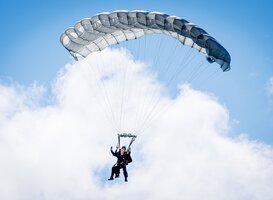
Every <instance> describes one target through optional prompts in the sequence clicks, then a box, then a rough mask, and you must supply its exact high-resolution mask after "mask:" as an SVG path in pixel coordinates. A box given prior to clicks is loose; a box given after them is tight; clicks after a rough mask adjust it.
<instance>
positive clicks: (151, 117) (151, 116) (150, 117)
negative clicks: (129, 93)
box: [137, 49, 196, 134]
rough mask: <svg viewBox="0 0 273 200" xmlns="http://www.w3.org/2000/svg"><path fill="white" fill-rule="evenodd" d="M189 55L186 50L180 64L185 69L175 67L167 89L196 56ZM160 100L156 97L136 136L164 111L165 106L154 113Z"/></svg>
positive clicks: (190, 52) (189, 51)
mask: <svg viewBox="0 0 273 200" xmlns="http://www.w3.org/2000/svg"><path fill="white" fill-rule="evenodd" d="M189 54H192V51H191V49H189V50H188V53H187V54H185V56H184V58H183V59H182V60H183V61H182V62H181V64H182V63H184V66H185V67H180V68H179V67H176V69H175V73H172V74H173V76H172V77H171V78H170V80H169V81H168V83H167V85H166V87H168V86H169V85H170V84H171V83H172V82H173V81H174V80H175V79H176V78H177V77H178V75H179V74H180V73H181V72H182V71H183V70H184V69H185V68H187V67H188V66H189V64H190V63H191V61H192V60H193V59H194V57H195V56H196V54H195V55H193V56H192V55H189ZM185 59H186V61H184V60H185ZM178 66H179V65H178ZM160 98H161V97H158V99H157V101H156V103H155V104H154V106H153V108H152V110H151V111H150V112H149V114H148V116H146V118H145V120H144V123H143V124H142V125H141V126H140V127H139V128H138V129H137V133H138V134H140V132H141V131H142V130H144V128H146V127H147V126H148V124H149V122H151V121H152V120H154V118H155V117H156V116H158V113H161V112H162V111H163V110H164V107H165V106H163V107H162V108H161V109H160V110H159V111H157V112H154V110H155V109H156V108H157V105H158V104H159V102H160Z"/></svg>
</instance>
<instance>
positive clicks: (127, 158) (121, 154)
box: [108, 146, 132, 182]
mask: <svg viewBox="0 0 273 200" xmlns="http://www.w3.org/2000/svg"><path fill="white" fill-rule="evenodd" d="M118 149H119V147H118V146H117V147H116V151H115V152H114V151H113V147H111V149H110V150H111V153H112V154H113V156H115V157H117V163H116V164H114V166H113V167H112V171H111V176H110V178H109V179H108V180H109V181H110V180H114V178H113V176H114V174H115V178H118V177H119V174H120V169H122V170H123V175H124V178H125V182H127V181H128V172H127V169H126V165H128V163H130V162H132V158H131V155H130V154H131V152H130V150H129V149H128V150H127V151H126V147H125V146H123V147H122V148H121V149H119V151H118Z"/></svg>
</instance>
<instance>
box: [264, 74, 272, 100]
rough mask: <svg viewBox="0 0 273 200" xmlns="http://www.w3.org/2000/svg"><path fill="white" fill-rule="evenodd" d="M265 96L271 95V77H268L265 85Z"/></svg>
mask: <svg viewBox="0 0 273 200" xmlns="http://www.w3.org/2000/svg"><path fill="white" fill-rule="evenodd" d="M266 94H267V95H268V96H272V95H273V77H270V78H269V80H268V81H267V84H266Z"/></svg>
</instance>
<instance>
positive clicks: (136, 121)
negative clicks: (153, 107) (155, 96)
mask: <svg viewBox="0 0 273 200" xmlns="http://www.w3.org/2000/svg"><path fill="white" fill-rule="evenodd" d="M141 39H142V40H144V48H142V46H143V45H142V43H141V42H140V39H139V40H138V41H139V50H140V49H143V51H140V52H141V53H140V54H143V58H142V60H143V61H144V62H145V59H146V48H147V45H146V42H147V36H144V37H143V38H141ZM142 52H143V53H142ZM141 57H142V56H141V55H140V58H139V60H140V59H141ZM135 92H136V93H135V96H136V97H141V96H142V93H141V92H142V90H141V85H140V81H138V82H137V86H136V91H135ZM137 105H138V106H137V107H136V113H135V116H134V118H135V119H134V120H133V122H134V125H133V128H135V127H136V126H137V124H138V120H139V115H140V114H139V112H140V107H141V103H140V104H137ZM134 131H135V130H134Z"/></svg>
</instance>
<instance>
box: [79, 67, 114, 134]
mask: <svg viewBox="0 0 273 200" xmlns="http://www.w3.org/2000/svg"><path fill="white" fill-rule="evenodd" d="M87 63H88V62H87ZM88 66H89V67H88V68H87V69H89V68H90V69H92V71H93V74H96V71H95V70H94V68H93V66H91V65H90V64H89V63H88ZM87 75H88V73H84V76H85V79H86V80H87V81H88V80H89V79H88V77H87ZM94 81H95V82H96V85H97V88H98V89H99V90H102V86H101V84H100V83H99V81H98V78H94ZM88 82H89V81H88ZM90 84H91V83H90ZM91 88H92V87H91ZM92 91H93V92H94V94H95V95H94V96H97V94H96V93H95V91H94V90H92ZM98 94H101V93H98ZM99 96H100V98H101V99H102V101H104V104H105V105H106V106H107V102H106V99H105V97H104V96H103V95H99ZM98 100H99V99H98ZM97 102H98V105H99V106H100V107H101V109H102V110H103V111H104V112H103V113H104V115H105V116H106V118H107V120H108V122H110V124H111V125H112V127H113V128H114V129H115V130H116V131H118V128H117V127H116V125H115V123H114V121H113V118H111V117H110V115H109V113H108V112H107V110H106V109H107V108H105V107H104V106H103V105H102V103H101V101H100V100H99V101H97Z"/></svg>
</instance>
